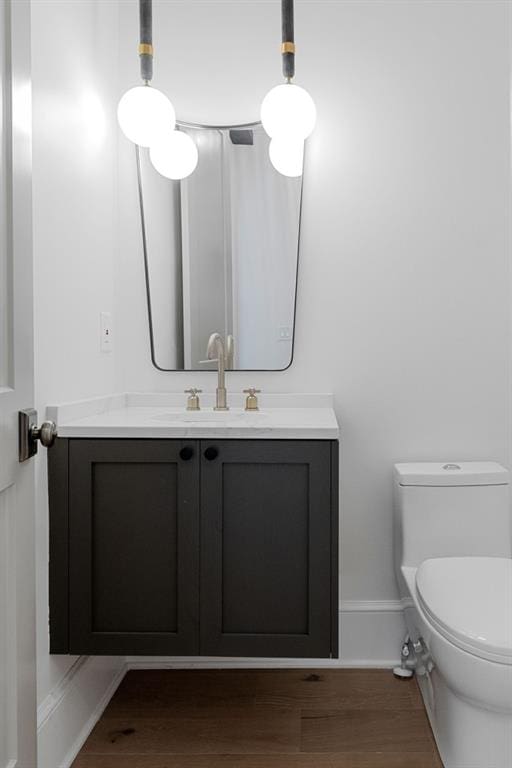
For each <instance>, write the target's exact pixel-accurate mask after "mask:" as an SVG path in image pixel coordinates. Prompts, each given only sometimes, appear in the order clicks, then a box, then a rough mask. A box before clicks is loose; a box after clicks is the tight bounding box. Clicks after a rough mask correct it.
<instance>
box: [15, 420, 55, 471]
mask: <svg viewBox="0 0 512 768" xmlns="http://www.w3.org/2000/svg"><path fill="white" fill-rule="evenodd" d="M18 433H19V439H18V443H19V445H18V459H19V461H20V462H23V461H27V459H30V458H31V457H32V456H35V454H36V453H37V441H38V440H39V441H40V443H41V445H44V447H45V448H50V447H51V446H52V445H53V444H54V442H55V438H56V437H57V426H56V424H55V422H54V421H43V423H42V424H41V426H40V427H38V426H37V411H36V410H35V409H34V408H27V409H25V410H24V411H18Z"/></svg>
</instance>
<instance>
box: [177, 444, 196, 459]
mask: <svg viewBox="0 0 512 768" xmlns="http://www.w3.org/2000/svg"><path fill="white" fill-rule="evenodd" d="M193 455H194V449H193V448H191V447H190V445H186V446H185V447H184V448H182V449H181V451H180V459H183V461H190V459H191V458H192V456H193Z"/></svg>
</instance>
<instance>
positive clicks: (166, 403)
mask: <svg viewBox="0 0 512 768" xmlns="http://www.w3.org/2000/svg"><path fill="white" fill-rule="evenodd" d="M214 397H215V396H214V394H213V393H204V394H202V395H201V410H200V411H198V412H197V411H187V410H186V408H185V406H186V395H184V394H182V393H154V394H151V393H135V392H127V393H123V394H119V395H112V396H106V397H97V398H93V399H91V400H82V401H79V402H76V403H64V404H61V405H55V406H49V407H48V408H47V418H49V419H52V420H53V421H55V422H56V424H57V430H58V435H59V437H82V438H86V437H103V438H129V437H138V438H218V439H220V438H224V439H230V438H231V439H243V438H249V439H251V440H254V439H261V440H264V439H266V440H337V439H338V437H339V427H338V422H337V420H336V415H335V413H334V409H333V398H332V395H329V394H318V395H316V394H265V393H263V394H261V395H259V403H260V410H259V411H256V412H252V413H251V412H247V411H244V409H243V405H244V403H245V396H243V395H242V394H230V396H229V405H230V410H229V411H227V412H222V411H214V410H213V404H214Z"/></svg>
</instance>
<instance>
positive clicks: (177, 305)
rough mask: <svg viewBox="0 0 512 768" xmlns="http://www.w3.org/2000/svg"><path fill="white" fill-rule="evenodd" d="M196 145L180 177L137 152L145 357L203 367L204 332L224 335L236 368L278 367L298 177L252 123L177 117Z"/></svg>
mask: <svg viewBox="0 0 512 768" xmlns="http://www.w3.org/2000/svg"><path fill="white" fill-rule="evenodd" d="M178 127H179V129H180V130H182V131H186V132H187V133H188V134H189V135H190V136H191V137H192V138H193V140H194V142H195V143H196V145H197V148H198V153H199V161H198V164H197V168H196V169H195V171H194V173H192V174H191V175H190V176H189V177H187V178H186V179H183V180H181V181H172V180H170V179H168V178H165V177H163V176H161V175H160V174H159V173H158V171H156V170H155V168H154V167H153V165H152V164H151V162H150V159H149V151H148V150H146V149H143V148H139V147H137V148H136V150H135V151H136V161H137V173H138V183H139V199H140V210H141V223H142V241H143V242H142V246H143V255H144V264H145V275H146V289H147V299H148V316H149V329H150V342H151V354H152V360H153V363H154V365H155V366H156V367H157V368H159V369H161V370H166V371H174V370H204V369H209V368H215V363H212V362H207V363H204V362H202V361H204V359H205V357H206V345H207V342H208V338H209V337H210V335H211V334H212V333H214V332H218V333H220V334H221V335H222V336H223V337H224V338H226V339H227V338H228V337H229V336H230V337H232V340H233V343H232V345H230V349H232V354H231V359H230V360H229V361H228V367H229V368H231V369H234V370H283V369H285V368H287V367H288V366H289V365H290V363H291V361H292V357H293V340H294V323H295V303H296V291H297V269H298V252H299V236H300V216H301V198H302V175H301V176H296V177H288V176H284V175H282V174H281V173H279V172H278V171H276V169H275V168H274V166H273V165H272V164H271V162H270V160H269V141H270V139H269V137H268V136H267V134H266V133H265V131H264V130H263V127H262V126H261V124H260V123H248V124H244V125H233V126H203V125H194V124H189V123H178Z"/></svg>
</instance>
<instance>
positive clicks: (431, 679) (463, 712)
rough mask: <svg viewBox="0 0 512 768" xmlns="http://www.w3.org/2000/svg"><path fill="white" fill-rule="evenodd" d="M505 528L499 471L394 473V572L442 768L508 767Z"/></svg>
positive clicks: (511, 574)
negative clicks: (443, 767)
mask: <svg viewBox="0 0 512 768" xmlns="http://www.w3.org/2000/svg"><path fill="white" fill-rule="evenodd" d="M511 519H512V518H511V514H510V507H509V475H508V472H507V470H506V469H504V468H503V467H501V466H500V465H499V464H495V463H492V462H461V463H457V464H430V463H428V464H397V465H395V564H396V573H397V579H398V584H399V589H400V596H401V597H402V601H403V604H404V607H405V619H406V624H407V630H408V632H409V637H410V641H411V643H410V645H411V651H412V655H413V656H414V659H415V661H416V664H417V666H416V674H417V677H418V682H419V684H420V688H421V692H422V695H423V699H424V702H425V705H426V708H427V711H428V715H429V718H430V722H431V725H432V730H433V732H434V735H435V738H436V742H437V746H438V748H439V752H440V754H441V758H442V760H443V763H444V765H445V768H512V524H511ZM413 648H414V650H412V649H413Z"/></svg>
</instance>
